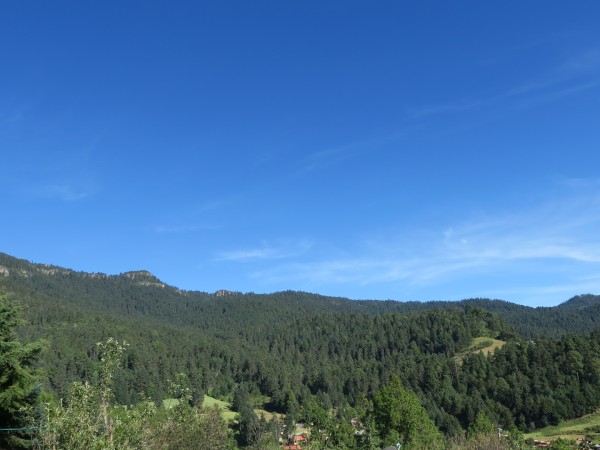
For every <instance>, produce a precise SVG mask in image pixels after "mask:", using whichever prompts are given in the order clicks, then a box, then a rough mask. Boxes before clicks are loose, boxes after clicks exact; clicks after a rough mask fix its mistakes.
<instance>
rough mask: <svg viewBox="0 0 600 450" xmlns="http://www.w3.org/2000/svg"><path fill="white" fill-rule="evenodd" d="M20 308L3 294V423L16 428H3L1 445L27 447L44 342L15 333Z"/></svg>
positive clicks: (0, 364)
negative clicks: (23, 339)
mask: <svg viewBox="0 0 600 450" xmlns="http://www.w3.org/2000/svg"><path fill="white" fill-rule="evenodd" d="M18 325H19V319H18V316H17V309H16V308H15V307H14V306H13V305H11V304H10V303H8V301H7V300H6V298H5V297H3V296H0V426H1V427H3V428H12V429H16V430H14V431H11V432H0V448H2V449H4V448H21V447H27V446H28V444H29V437H30V434H31V433H30V431H31V430H19V429H22V428H27V427H28V425H29V422H30V417H31V414H35V412H36V411H35V408H36V406H37V404H38V400H39V394H40V389H39V380H38V378H37V377H36V374H35V372H34V371H33V369H32V365H33V363H34V360H35V358H36V357H37V356H38V354H39V353H40V351H41V349H42V345H41V343H31V344H25V345H24V344H22V343H21V342H20V341H19V340H18V339H16V337H15V331H16V328H17V326H18Z"/></svg>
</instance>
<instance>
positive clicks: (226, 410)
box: [202, 395, 237, 422]
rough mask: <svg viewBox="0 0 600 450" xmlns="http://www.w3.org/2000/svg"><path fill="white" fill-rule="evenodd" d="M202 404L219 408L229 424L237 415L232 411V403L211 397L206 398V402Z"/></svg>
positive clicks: (206, 396)
mask: <svg viewBox="0 0 600 450" xmlns="http://www.w3.org/2000/svg"><path fill="white" fill-rule="evenodd" d="M202 404H203V405H204V406H208V407H212V406H215V405H216V406H218V407H219V409H220V410H221V413H222V415H223V419H225V420H226V421H228V422H232V421H233V420H234V419H235V416H236V414H237V413H236V412H235V411H232V410H231V403H229V402H224V401H223V400H218V399H216V398H214V397H211V396H209V395H205V396H204V401H203V402H202Z"/></svg>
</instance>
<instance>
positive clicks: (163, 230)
mask: <svg viewBox="0 0 600 450" xmlns="http://www.w3.org/2000/svg"><path fill="white" fill-rule="evenodd" d="M217 228H218V227H217V226H216V225H198V224H184V225H157V226H155V227H153V228H152V230H153V231H154V232H155V233H160V234H178V233H193V232H195V231H203V230H215V229H217Z"/></svg>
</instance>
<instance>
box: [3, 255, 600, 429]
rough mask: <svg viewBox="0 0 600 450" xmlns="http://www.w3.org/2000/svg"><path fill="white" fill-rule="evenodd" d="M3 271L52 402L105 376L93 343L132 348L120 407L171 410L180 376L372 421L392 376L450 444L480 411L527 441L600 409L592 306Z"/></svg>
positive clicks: (311, 412) (297, 410) (223, 395)
mask: <svg viewBox="0 0 600 450" xmlns="http://www.w3.org/2000/svg"><path fill="white" fill-rule="evenodd" d="M0 268H1V270H0V290H1V291H2V292H6V293H9V295H10V298H11V299H12V302H13V303H15V304H17V305H19V306H20V309H21V315H22V316H23V317H24V318H25V320H26V324H25V325H24V326H22V327H21V329H20V335H21V337H22V339H24V340H27V341H32V340H36V339H40V338H41V339H43V340H44V341H45V346H46V349H47V350H46V351H45V352H44V354H43V356H42V357H41V359H40V362H39V366H40V368H41V369H42V374H43V376H42V379H43V383H44V388H45V389H47V390H49V391H50V392H53V393H54V394H55V395H56V396H57V397H62V396H64V395H65V393H66V390H67V388H68V386H69V385H70V383H71V382H73V381H76V380H87V379H91V380H93V379H94V377H95V376H96V375H95V374H96V372H97V367H98V364H99V362H98V353H97V350H96V346H95V344H96V342H100V341H104V340H106V339H107V338H108V337H110V336H113V337H116V338H117V339H118V340H120V341H122V340H125V341H127V342H128V343H129V346H128V348H127V351H126V353H125V359H124V367H123V369H122V370H120V372H119V373H117V374H116V377H115V387H114V393H115V399H116V401H117V402H118V403H120V404H124V405H126V404H132V403H136V402H138V401H139V400H140V399H142V398H143V397H142V395H145V396H149V397H150V399H151V400H154V401H155V403H156V404H162V400H163V399H164V398H167V397H168V396H169V395H168V393H167V388H168V385H169V380H173V379H174V378H175V377H176V375H177V374H178V373H184V374H186V375H187V377H188V378H189V380H190V385H191V388H192V394H193V401H199V400H200V399H202V398H205V397H204V396H205V395H209V396H210V397H212V398H215V399H219V400H228V401H231V399H232V396H233V395H234V394H235V392H245V393H246V394H247V396H249V398H250V399H256V400H257V401H258V399H265V398H266V399H268V402H267V404H266V405H265V408H266V409H267V410H268V411H269V412H271V413H279V414H286V416H287V417H291V418H295V419H302V418H303V417H304V418H306V417H323V416H322V415H319V414H321V413H319V411H320V409H319V408H321V409H322V410H323V411H327V412H328V413H327V414H329V415H335V417H338V416H339V417H338V419H337V420H342V418H343V417H345V414H360V411H368V410H369V408H371V407H372V405H371V403H370V402H372V399H373V398H374V395H375V394H376V393H377V392H378V391H379V390H380V389H381V387H382V386H383V385H385V383H387V382H389V380H390V379H392V378H393V377H394V376H396V377H398V378H399V379H400V380H401V383H402V385H403V386H404V388H406V389H408V390H409V391H410V392H413V393H415V395H416V396H417V397H418V399H419V401H420V402H421V403H422V405H423V406H424V407H425V409H426V411H427V413H428V415H429V417H431V418H432V419H433V421H434V422H435V425H436V426H437V427H438V428H439V429H440V430H441V431H442V432H444V433H446V434H460V433H461V432H462V430H465V429H468V427H469V426H470V424H471V423H473V421H474V420H475V418H476V416H477V414H478V413H484V414H485V416H486V417H488V418H489V419H490V420H492V421H493V422H494V423H496V424H499V425H500V426H502V427H504V428H510V427H512V426H516V427H518V428H519V429H521V430H522V431H531V430H533V429H535V428H538V427H543V426H547V425H549V424H555V423H558V422H559V421H560V420H564V419H569V418H574V417H579V416H582V415H584V414H586V413H589V412H591V411H594V410H595V409H597V408H598V407H599V406H600V331H593V330H594V329H595V327H596V326H597V317H598V315H597V314H596V313H595V311H596V309H597V308H599V307H600V305H599V304H598V298H597V297H594V296H585V298H583V300H582V298H576V299H573V300H571V301H568V302H566V303H565V304H563V305H560V306H559V307H554V308H528V307H524V306H519V305H515V304H511V303H508V302H504V301H500V300H485V299H473V300H465V301H462V302H427V303H419V302H408V303H403V302H396V301H385V302H380V301H352V300H348V299H343V298H334V297H324V296H320V295H316V294H309V293H304V292H293V291H286V292H279V293H274V294H269V295H259V294H252V293H248V294H241V293H236V292H227V291H221V292H218V293H213V294H210V293H205V292H189V291H181V290H178V289H177V288H175V287H171V286H168V285H166V284H164V283H163V282H161V281H160V280H158V279H157V278H156V277H155V276H154V275H152V274H150V273H149V272H145V271H135V272H127V273H124V274H121V275H104V274H89V273H82V272H75V271H71V270H68V269H64V268H60V267H55V266H49V265H41V264H31V263H29V262H27V261H23V260H20V259H16V258H13V257H10V256H8V255H5V254H0ZM532 337H534V339H531V338H532ZM483 344H485V345H483ZM501 344H502V345H501ZM492 347H493V352H491V351H490V352H488V351H484V350H485V349H488V350H490V349H491V348H492Z"/></svg>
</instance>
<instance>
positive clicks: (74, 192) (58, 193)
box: [26, 184, 93, 202]
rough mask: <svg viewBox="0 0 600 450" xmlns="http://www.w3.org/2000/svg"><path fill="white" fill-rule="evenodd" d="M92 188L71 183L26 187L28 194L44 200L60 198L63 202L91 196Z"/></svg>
mask: <svg viewBox="0 0 600 450" xmlns="http://www.w3.org/2000/svg"><path fill="white" fill-rule="evenodd" d="M92 194H93V192H92V191H91V190H84V189H81V188H77V187H74V186H72V185H70V184H48V185H44V186H38V187H30V188H28V189H26V195H27V196H29V197H32V198H37V199H43V200H58V201H63V202H76V201H80V200H83V199H86V198H88V197H90V196H91V195H92Z"/></svg>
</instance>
